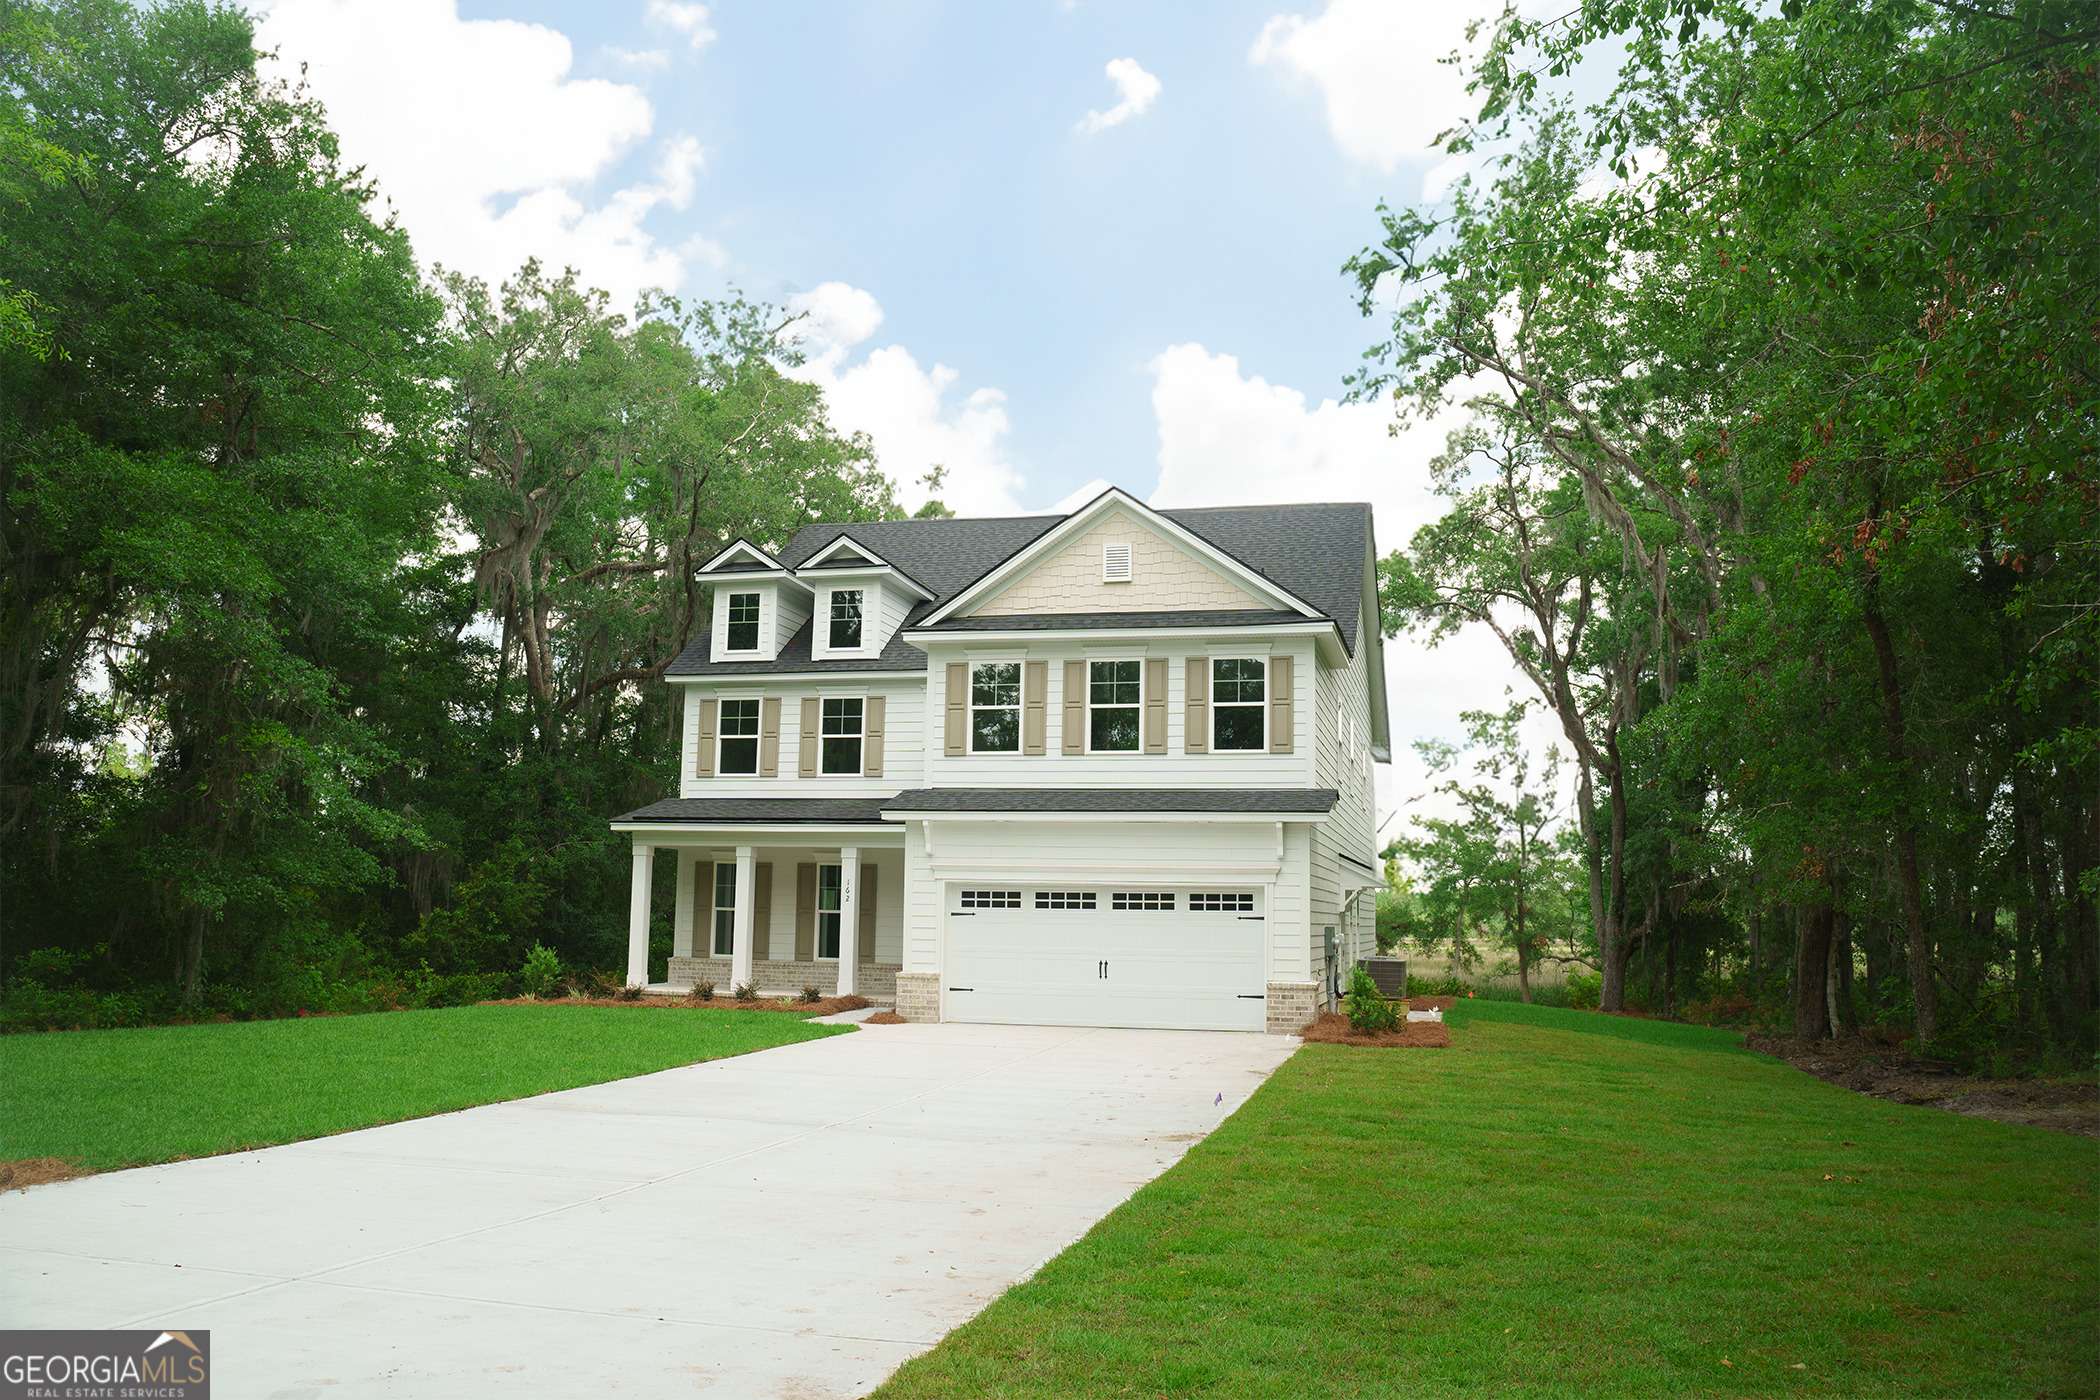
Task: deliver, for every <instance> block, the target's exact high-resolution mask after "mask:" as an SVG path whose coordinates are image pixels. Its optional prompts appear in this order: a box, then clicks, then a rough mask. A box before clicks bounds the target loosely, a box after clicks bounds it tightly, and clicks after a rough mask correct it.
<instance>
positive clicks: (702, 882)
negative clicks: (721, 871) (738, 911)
mask: <svg viewBox="0 0 2100 1400" xmlns="http://www.w3.org/2000/svg"><path fill="white" fill-rule="evenodd" d="M714 955H715V863H714V862H713V861H711V860H696V861H694V862H693V956H694V957H696V958H711V957H713V956H714Z"/></svg>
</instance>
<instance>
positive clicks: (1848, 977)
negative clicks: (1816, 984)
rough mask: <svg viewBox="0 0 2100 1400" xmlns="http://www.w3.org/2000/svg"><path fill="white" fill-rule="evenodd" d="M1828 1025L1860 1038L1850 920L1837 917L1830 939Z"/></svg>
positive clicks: (1840, 916)
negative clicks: (1854, 994) (1854, 1001)
mask: <svg viewBox="0 0 2100 1400" xmlns="http://www.w3.org/2000/svg"><path fill="white" fill-rule="evenodd" d="M1830 968H1831V976H1830V1023H1831V1028H1832V1030H1833V1031H1836V1032H1842V1033H1843V1034H1845V1035H1858V1034H1859V1012H1858V1011H1857V1010H1856V1009H1855V1008H1854V1003H1853V1000H1852V916H1851V915H1850V914H1839V915H1838V916H1837V921H1836V923H1835V924H1834V925H1833V931H1832V935H1831V939H1830Z"/></svg>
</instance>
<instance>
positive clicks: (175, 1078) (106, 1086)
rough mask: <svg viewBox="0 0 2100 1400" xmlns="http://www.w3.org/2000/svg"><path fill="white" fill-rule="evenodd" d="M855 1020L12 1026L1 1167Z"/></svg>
mask: <svg viewBox="0 0 2100 1400" xmlns="http://www.w3.org/2000/svg"><path fill="white" fill-rule="evenodd" d="M848 1030H850V1027H845V1026H813V1025H810V1024H809V1023H808V1022H806V1021H804V1020H802V1019H801V1018H800V1017H796V1016H784V1015H780V1014H778V1013H767V1012H763V1011H709V1012H684V1011H663V1010H652V1009H648V1008H633V1007H621V1008H613V1007H591V1006H463V1007H457V1008H453V1009H451V1010H445V1011H392V1012H385V1013H381V1014H377V1015H370V1016H324V1017H314V1018H310V1019H306V1020H288V1021H244V1022H237V1023H233V1024H226V1025H198V1026H160V1027H153V1028H150V1029H145V1030H122V1031H63V1032H55V1033H51V1034H44V1035H11V1036H0V1161H5V1160H19V1159H23V1158H37V1157H58V1158H63V1159H65V1160H67V1161H68V1162H71V1163H73V1164H75V1165H77V1166H80V1167H84V1168H89V1169H95V1168H106V1167H126V1166H138V1165H142V1164H144V1163H147V1162H166V1161H170V1160H172V1159H174V1158H177V1157H201V1156H207V1155H209V1154H211V1153H215V1152H232V1151H237V1150H240V1149H242V1148H250V1147H267V1146H270V1145H271V1144H274V1143H280V1142H296V1141H298V1140H300V1139H301V1138H311V1137H321V1136H324V1135H325V1134H328V1133H339V1132H342V1131H344V1130H345V1129H349V1128H367V1127H370V1126H372V1125H373V1124H375V1123H391V1122H395V1121H397V1120H399V1119H402V1118H420V1117H422V1116H424V1115H425V1114H430V1113H444V1112H447V1111H448V1110H451V1109H455V1108H468V1107H471V1106H472V1105H474V1104H483V1103H496V1102H498V1101H500V1100H503V1099H517V1098H524V1097H525V1096H527V1095H529V1094H543V1093H546V1092H548V1091H549V1090H553V1089H573V1088H576V1087H577V1086H579V1085H583V1084H600V1083H603V1082H605V1081H606V1080H608V1079H620V1078H624V1077H625V1076H627V1075H631V1074H647V1073H649V1072H650V1071H652V1070H660V1069H669V1068H671V1067H672V1066H674V1065H689V1064H696V1063H698V1062H699V1061H702V1060H715V1059H720V1058H722V1057H723V1056H725V1055H741V1054H743V1053H744V1052H745V1051H747V1050H764V1049H766V1048H768V1047H770V1046H774V1045H785V1044H788V1043H789V1042H792V1041H797V1040H811V1039H814V1038H816V1037H818V1036H824V1035H834V1034H839V1033H842V1032H846V1031H848Z"/></svg>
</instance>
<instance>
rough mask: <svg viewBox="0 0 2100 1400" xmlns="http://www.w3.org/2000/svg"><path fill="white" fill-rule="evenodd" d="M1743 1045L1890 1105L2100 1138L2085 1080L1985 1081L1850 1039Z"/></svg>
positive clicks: (2091, 1087)
mask: <svg viewBox="0 0 2100 1400" xmlns="http://www.w3.org/2000/svg"><path fill="white" fill-rule="evenodd" d="M1745 1043H1746V1044H1747V1045H1748V1046H1749V1047H1750V1048H1751V1049H1752V1050H1756V1051H1759V1052H1760V1053H1762V1054H1766V1055H1771V1056H1773V1057H1775V1058H1777V1059H1781V1060H1785V1061H1786V1062H1787V1063H1788V1064H1790V1065H1792V1066H1793V1067H1794V1068H1795V1069H1798V1070H1803V1071H1806V1072H1807V1073H1809V1074H1813V1075H1814V1076H1815V1077H1816V1078H1818V1079H1822V1080H1826V1081H1828V1082H1829V1083H1832V1084H1836V1085H1838V1086H1840V1087H1841V1088H1846V1089H1851V1090H1853V1091H1855V1092H1857V1093H1861V1094H1869V1095H1872V1096H1873V1097H1875V1098H1877V1099H1887V1100H1889V1101H1890V1102H1891V1103H1904V1104H1917V1105H1920V1106H1922V1107H1926V1108H1939V1109H1945V1110H1946V1111H1947V1112H1949V1113H1962V1114H1967V1115H1968V1116H1969V1117H1971V1118H1991V1119H1995V1120H1997V1121H1998V1122H2000V1123H2026V1124H2028V1125H2030V1126H2032V1127H2037V1128H2050V1129H2054V1130H2055V1131H2057V1132H2061V1133H2076V1134H2079V1135H2081V1136H2083V1137H2091V1138H2100V1083H2096V1082H2094V1081H2092V1080H2087V1079H1987V1078H1983V1077H1981V1076H1977V1075H1968V1074H1957V1073H1955V1072H1954V1071H1953V1069H1952V1068H1950V1067H1949V1066H1946V1065H1944V1064H1939V1063H1936V1062H1934V1061H1931V1060H1922V1059H1919V1058H1917V1057H1916V1056H1914V1055H1912V1054H1910V1053H1909V1051H1907V1050H1905V1049H1903V1048H1901V1047H1899V1046H1891V1045H1888V1044H1885V1043H1879V1042H1876V1041H1872V1040H1868V1039H1865V1038H1863V1037H1858V1036H1853V1037H1847V1038H1845V1039H1843V1040H1795V1039H1793V1038H1792V1037H1790V1036H1771V1035H1751V1036H1747V1037H1745Z"/></svg>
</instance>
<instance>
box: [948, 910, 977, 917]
mask: <svg viewBox="0 0 2100 1400" xmlns="http://www.w3.org/2000/svg"><path fill="white" fill-rule="evenodd" d="M948 917H949V918H951V919H974V918H976V917H977V916H976V915H975V914H966V913H964V912H963V911H962V910H960V909H957V910H954V911H952V912H951V913H950V914H949V915H948Z"/></svg>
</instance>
